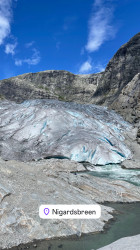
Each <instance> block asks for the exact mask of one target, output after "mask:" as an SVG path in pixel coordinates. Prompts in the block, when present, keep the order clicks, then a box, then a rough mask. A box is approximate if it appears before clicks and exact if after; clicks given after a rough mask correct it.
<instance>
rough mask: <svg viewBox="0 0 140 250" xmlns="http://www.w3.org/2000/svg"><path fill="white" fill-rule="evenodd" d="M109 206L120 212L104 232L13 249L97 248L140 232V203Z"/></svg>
mask: <svg viewBox="0 0 140 250" xmlns="http://www.w3.org/2000/svg"><path fill="white" fill-rule="evenodd" d="M108 206H111V207H113V208H115V209H116V210H117V211H118V213H119V214H118V215H116V216H115V217H116V220H115V221H113V222H111V224H110V227H109V228H108V229H106V230H105V232H104V233H98V234H92V235H84V236H82V237H80V238H68V239H57V240H50V241H40V242H39V241H38V242H34V243H33V244H27V245H21V246H19V247H18V248H12V250H17V249H18V250H21V249H30V250H35V249H37V250H61V249H62V250H93V249H94V250H96V249H98V248H100V247H103V246H105V245H108V244H110V243H111V242H113V241H115V240H118V239H120V238H122V237H126V236H132V235H136V234H140V203H133V204H112V203H109V204H108Z"/></svg>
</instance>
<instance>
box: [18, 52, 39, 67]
mask: <svg viewBox="0 0 140 250" xmlns="http://www.w3.org/2000/svg"><path fill="white" fill-rule="evenodd" d="M39 62H40V53H39V51H38V50H37V49H35V48H34V49H33V55H32V56H31V58H25V59H16V60H15V65H16V66H22V65H23V64H24V63H27V64H28V65H37V64H38V63H39Z"/></svg>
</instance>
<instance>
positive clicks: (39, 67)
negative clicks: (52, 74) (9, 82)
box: [0, 0, 140, 79]
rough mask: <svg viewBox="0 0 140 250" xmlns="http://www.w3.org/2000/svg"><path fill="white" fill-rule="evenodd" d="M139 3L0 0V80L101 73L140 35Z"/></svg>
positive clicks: (138, 0)
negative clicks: (62, 72) (31, 74)
mask: <svg viewBox="0 0 140 250" xmlns="http://www.w3.org/2000/svg"><path fill="white" fill-rule="evenodd" d="M139 13H140V0H59V1H58V0H51V1H50V0H0V79H4V78H9V77H12V76H16V75H20V74H24V73H28V72H39V71H44V70H67V71H70V72H72V73H74V74H90V73H97V72H101V71H103V70H104V69H105V67H106V65H107V64H108V62H109V60H110V59H111V58H112V57H113V55H114V54H115V53H116V51H117V50H118V49H119V48H120V46H121V45H123V44H124V43H126V42H127V41H128V40H129V39H130V38H131V37H132V36H134V35H135V34H136V33H138V32H140V14H139Z"/></svg>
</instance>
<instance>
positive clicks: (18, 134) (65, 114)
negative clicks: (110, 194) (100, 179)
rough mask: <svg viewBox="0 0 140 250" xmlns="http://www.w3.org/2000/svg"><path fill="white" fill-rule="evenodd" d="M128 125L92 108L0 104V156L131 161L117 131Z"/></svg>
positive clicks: (49, 102)
mask: <svg viewBox="0 0 140 250" xmlns="http://www.w3.org/2000/svg"><path fill="white" fill-rule="evenodd" d="M130 129H131V126H130V125H129V124H128V123H126V122H124V120H123V119H122V118H121V117H120V116H119V115H117V114H116V113H115V112H112V111H108V110H107V108H104V107H99V106H96V105H81V104H75V103H65V102H59V101H57V100H34V101H26V102H24V103H22V104H15V103H14V102H8V101H7V102H1V103H0V155H1V157H2V158H3V159H5V160H10V159H16V160H21V161H29V160H33V159H34V160H38V159H41V158H47V157H57V158H68V159H71V160H74V161H78V162H82V161H87V162H90V163H92V164H95V165H105V164H109V163H119V162H122V161H123V160H125V159H129V158H131V157H132V155H131V152H130V150H129V149H128V148H127V147H126V146H125V144H124V142H123V140H124V137H123V132H124V131H126V130H130Z"/></svg>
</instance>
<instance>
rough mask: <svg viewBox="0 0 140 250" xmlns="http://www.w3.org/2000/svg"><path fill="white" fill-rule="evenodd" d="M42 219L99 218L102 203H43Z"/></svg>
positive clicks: (40, 210)
mask: <svg viewBox="0 0 140 250" xmlns="http://www.w3.org/2000/svg"><path fill="white" fill-rule="evenodd" d="M39 217H40V218H41V219H61V220H62V219H99V218H100V217H101V206H100V205H87V204H85V205H79V204H78V205H41V206H40V207H39Z"/></svg>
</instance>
